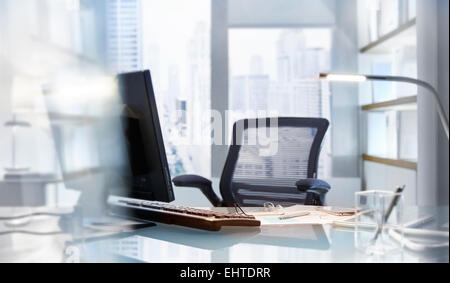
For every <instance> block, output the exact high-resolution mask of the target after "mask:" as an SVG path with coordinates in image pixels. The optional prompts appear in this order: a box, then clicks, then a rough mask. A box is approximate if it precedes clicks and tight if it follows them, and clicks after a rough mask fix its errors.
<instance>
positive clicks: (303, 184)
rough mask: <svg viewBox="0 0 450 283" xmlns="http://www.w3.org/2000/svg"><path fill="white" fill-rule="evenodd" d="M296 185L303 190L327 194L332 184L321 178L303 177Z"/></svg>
mask: <svg viewBox="0 0 450 283" xmlns="http://www.w3.org/2000/svg"><path fill="white" fill-rule="evenodd" d="M295 185H296V186H297V189H298V190H299V191H301V192H306V191H316V192H318V193H321V194H326V193H328V192H329V191H330V189H331V186H330V185H329V184H328V183H327V182H325V181H323V180H319V179H303V180H299V181H297V182H296V183H295Z"/></svg>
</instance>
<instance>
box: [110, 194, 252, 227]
mask: <svg viewBox="0 0 450 283" xmlns="http://www.w3.org/2000/svg"><path fill="white" fill-rule="evenodd" d="M110 208H111V211H112V213H113V214H118V215H129V216H131V217H133V218H137V219H143V220H148V221H155V222H159V223H165V224H173V225H180V226H185V227H190V228H196V229H202V230H208V231H219V230H220V229H221V228H222V227H223V226H246V227H248V226H252V227H257V226H260V225H261V223H260V221H259V220H257V219H256V218H255V217H254V216H251V215H244V214H237V213H227V212H217V211H212V210H207V209H197V208H192V207H184V206H175V205H171V204H168V203H162V202H153V201H138V200H119V201H118V202H117V203H115V204H114V205H112V206H111V207H110ZM130 209H131V210H130Z"/></svg>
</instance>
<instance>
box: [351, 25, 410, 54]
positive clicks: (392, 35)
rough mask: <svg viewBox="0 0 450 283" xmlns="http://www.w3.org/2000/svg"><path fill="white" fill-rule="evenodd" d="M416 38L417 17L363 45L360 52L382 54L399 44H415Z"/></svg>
mask: <svg viewBox="0 0 450 283" xmlns="http://www.w3.org/2000/svg"><path fill="white" fill-rule="evenodd" d="M415 38H416V18H413V19H411V20H409V21H407V22H406V23H404V24H402V25H400V26H399V27H398V28H396V29H395V30H393V31H391V32H389V33H387V34H385V35H383V36H381V37H380V38H379V39H377V40H375V41H373V42H370V43H368V44H366V45H365V46H363V47H361V48H360V50H359V52H360V53H363V54H364V53H372V54H382V53H386V52H389V51H390V50H391V49H392V48H394V47H395V46H399V45H407V44H414V40H415Z"/></svg>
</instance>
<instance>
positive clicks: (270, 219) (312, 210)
mask: <svg viewBox="0 0 450 283" xmlns="http://www.w3.org/2000/svg"><path fill="white" fill-rule="evenodd" d="M301 211H305V212H309V214H308V215H304V216H300V217H294V218H287V219H280V215H281V214H278V215H277V214H276V213H275V214H274V215H268V214H267V213H266V212H257V211H255V212H251V211H250V212H247V213H249V214H252V215H254V216H255V217H256V219H258V220H259V221H261V225H299V224H304V225H311V224H319V225H323V224H333V222H335V221H347V220H350V219H352V218H354V216H336V215H331V214H328V213H326V212H322V211H317V210H316V207H311V206H302V205H294V206H291V207H287V208H284V213H293V212H301Z"/></svg>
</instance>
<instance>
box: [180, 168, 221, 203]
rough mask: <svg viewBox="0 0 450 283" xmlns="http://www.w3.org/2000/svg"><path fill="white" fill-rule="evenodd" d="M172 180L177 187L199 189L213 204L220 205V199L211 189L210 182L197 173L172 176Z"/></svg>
mask: <svg viewBox="0 0 450 283" xmlns="http://www.w3.org/2000/svg"><path fill="white" fill-rule="evenodd" d="M172 182H173V183H174V185H175V186H177V187H190V188H197V189H199V190H200V191H201V192H202V193H203V194H204V195H205V197H206V198H207V199H208V200H209V201H210V202H211V203H212V205H214V206H222V200H221V199H220V198H219V197H218V196H217V195H216V193H215V192H214V190H213V187H212V182H211V181H210V180H208V179H206V178H203V177H201V176H197V175H181V176H177V177H175V178H173V180H172Z"/></svg>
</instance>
